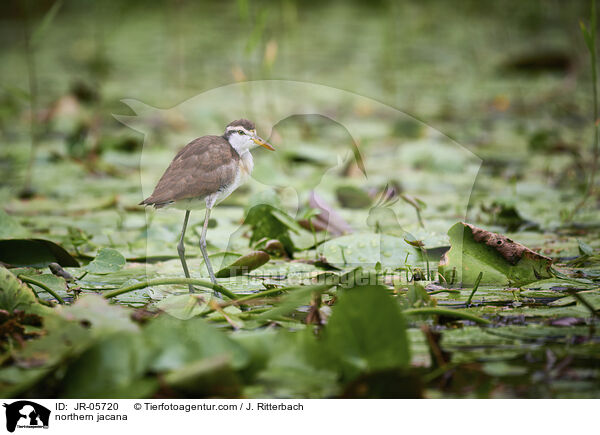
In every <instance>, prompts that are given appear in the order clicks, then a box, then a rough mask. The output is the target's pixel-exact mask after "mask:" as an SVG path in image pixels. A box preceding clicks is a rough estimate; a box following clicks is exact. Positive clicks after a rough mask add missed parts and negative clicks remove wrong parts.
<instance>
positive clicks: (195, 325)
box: [144, 316, 248, 371]
mask: <svg viewBox="0 0 600 435" xmlns="http://www.w3.org/2000/svg"><path fill="white" fill-rule="evenodd" d="M144 335H145V336H146V341H147V346H148V348H149V349H150V350H151V351H152V364H151V368H152V369H153V370H157V371H163V370H176V369H179V368H182V367H184V366H186V365H187V364H190V363H193V362H194V361H198V360H201V359H203V358H211V357H215V356H218V355H226V356H227V357H228V358H229V360H230V361H231V365H232V367H234V368H237V367H242V366H244V365H245V364H246V363H247V361H248V355H247V354H246V352H245V351H244V349H243V348H242V347H241V346H240V345H238V344H237V343H235V342H233V341H232V340H231V339H230V338H228V337H227V336H226V335H225V334H224V333H223V332H221V331H218V330H217V329H215V328H214V327H212V326H210V325H209V324H208V323H206V322H205V321H204V320H202V319H199V318H193V319H190V320H178V319H175V318H173V317H170V316H161V317H159V318H157V319H153V320H151V321H150V323H149V325H148V326H146V327H145V328H144Z"/></svg>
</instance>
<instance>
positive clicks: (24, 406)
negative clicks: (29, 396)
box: [4, 400, 50, 432]
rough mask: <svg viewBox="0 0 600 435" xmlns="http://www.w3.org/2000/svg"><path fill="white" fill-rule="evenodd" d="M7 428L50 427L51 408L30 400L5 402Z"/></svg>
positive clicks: (12, 430) (10, 429) (11, 429)
mask: <svg viewBox="0 0 600 435" xmlns="http://www.w3.org/2000/svg"><path fill="white" fill-rule="evenodd" d="M4 407H5V408H6V430H8V431H9V432H14V431H15V429H17V428H18V429H48V423H49V421H50V410H49V409H48V408H45V407H43V406H42V405H38V404H37V403H35V402H31V401H29V400H19V401H18V402H13V403H10V404H7V403H5V404H4Z"/></svg>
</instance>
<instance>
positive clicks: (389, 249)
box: [318, 233, 423, 268]
mask: <svg viewBox="0 0 600 435" xmlns="http://www.w3.org/2000/svg"><path fill="white" fill-rule="evenodd" d="M318 253H319V254H320V255H323V256H324V257H325V258H327V262H328V263H329V264H332V265H334V266H337V267H340V266H341V267H343V266H350V265H353V266H357V265H360V266H365V265H370V264H372V265H375V264H376V263H377V262H380V263H381V265H382V266H384V267H392V268H397V267H402V266H404V265H405V264H406V263H408V264H414V263H415V262H418V261H422V260H423V258H422V253H421V250H420V249H418V248H415V247H413V246H410V245H409V244H408V243H406V242H405V241H404V239H402V238H400V237H395V236H390V235H388V234H375V233H355V234H348V235H346V236H342V237H338V238H336V239H332V240H329V241H327V242H325V243H324V244H322V245H321V246H319V248H318Z"/></svg>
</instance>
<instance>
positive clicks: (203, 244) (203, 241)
mask: <svg viewBox="0 0 600 435" xmlns="http://www.w3.org/2000/svg"><path fill="white" fill-rule="evenodd" d="M210 210H211V207H208V206H207V207H206V216H205V217H204V225H203V226H202V235H201V236H200V250H201V251H202V257H204V263H206V269H207V270H208V275H209V276H210V280H211V281H212V283H213V284H216V283H217V279H216V278H215V274H214V272H213V269H212V266H211V264H210V260H209V259H208V253H207V252H206V230H207V228H208V219H209V218H210ZM215 293H217V292H215ZM217 294H218V293H217Z"/></svg>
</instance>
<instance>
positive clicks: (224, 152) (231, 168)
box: [140, 136, 240, 208]
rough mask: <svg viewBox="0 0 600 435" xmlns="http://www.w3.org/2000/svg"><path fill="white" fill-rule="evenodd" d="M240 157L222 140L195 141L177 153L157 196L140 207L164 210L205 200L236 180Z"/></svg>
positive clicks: (158, 186) (217, 137)
mask: <svg viewBox="0 0 600 435" xmlns="http://www.w3.org/2000/svg"><path fill="white" fill-rule="evenodd" d="M239 159H240V157H239V155H238V153H237V152H236V151H235V150H234V149H233V147H232V146H231V145H230V144H229V142H227V140H225V139H224V138H222V137H221V136H203V137H200V138H198V139H194V140H193V141H192V142H190V143H189V144H187V145H186V146H185V147H184V148H183V149H182V150H181V151H179V152H178V153H177V155H176V156H175V158H174V159H173V161H172V162H171V164H170V165H169V167H168V168H167V170H166V171H165V173H164V174H163V176H162V177H161V179H160V180H159V181H158V184H157V185H156V187H155V188H154V192H152V195H150V196H149V197H148V198H146V199H145V200H143V201H142V202H141V203H140V205H154V207H156V208H160V207H164V206H165V205H168V204H170V203H172V202H174V201H178V200H183V199H192V198H197V199H202V198H205V197H206V196H208V195H210V194H212V193H215V192H217V191H219V190H221V189H223V188H225V187H226V186H228V185H229V184H231V183H232V182H233V181H234V179H235V175H236V172H237V170H238V164H239Z"/></svg>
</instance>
